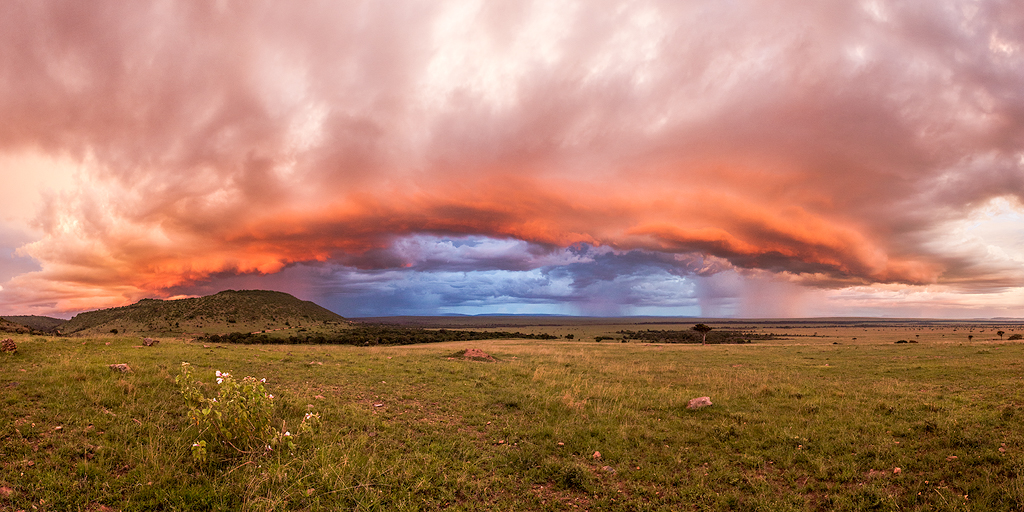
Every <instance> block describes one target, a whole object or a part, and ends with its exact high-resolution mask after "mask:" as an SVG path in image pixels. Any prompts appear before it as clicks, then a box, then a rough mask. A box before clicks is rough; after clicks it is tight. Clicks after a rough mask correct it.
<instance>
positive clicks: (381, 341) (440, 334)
mask: <svg viewBox="0 0 1024 512" xmlns="http://www.w3.org/2000/svg"><path fill="white" fill-rule="evenodd" d="M509 338H522V339H531V340H553V339H557V338H558V336H553V335H551V334H547V333H541V334H524V333H521V332H503V331H502V332H479V331H458V330H449V329H437V330H433V329H415V328H407V327H390V326H366V327H356V328H353V329H345V330H341V331H338V332H334V333H330V334H308V335H303V336H289V337H287V338H282V337H279V336H268V335H266V334H262V333H256V334H253V333H244V332H233V333H231V334H225V335H223V336H221V335H218V334H213V335H210V336H204V337H200V338H197V340H199V341H206V342H210V343H242V344H251V345H256V344H291V345H299V344H308V345H359V346H371V345H415V344H419V343H440V342H443V341H473V340H493V339H509Z"/></svg>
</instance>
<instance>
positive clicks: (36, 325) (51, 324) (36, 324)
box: [3, 315, 68, 332]
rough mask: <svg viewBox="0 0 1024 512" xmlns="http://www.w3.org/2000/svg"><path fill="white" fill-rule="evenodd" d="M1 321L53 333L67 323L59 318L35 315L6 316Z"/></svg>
mask: <svg viewBox="0 0 1024 512" xmlns="http://www.w3.org/2000/svg"><path fill="white" fill-rule="evenodd" d="M3 319H4V320H7V321H9V322H14V323H16V324H19V325H24V326H25V327H28V328H29V329H34V330H36V331H42V332H53V331H55V330H57V329H59V328H60V326H62V325H64V324H66V323H67V322H68V321H67V320H63V319H60V318H53V317H49V316H37V315H7V316H4V317H3Z"/></svg>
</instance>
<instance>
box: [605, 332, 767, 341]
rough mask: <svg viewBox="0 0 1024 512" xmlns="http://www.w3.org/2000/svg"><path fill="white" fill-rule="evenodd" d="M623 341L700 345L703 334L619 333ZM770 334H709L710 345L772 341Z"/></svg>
mask: <svg viewBox="0 0 1024 512" xmlns="http://www.w3.org/2000/svg"><path fill="white" fill-rule="evenodd" d="M618 334H621V335H622V339H623V341H625V340H635V341H640V342H646V343H700V342H701V338H702V336H701V334H700V333H699V332H697V331H693V330H685V331H659V330H652V329H648V330H646V331H619V332H618ZM770 339H773V336H771V335H770V334H757V333H752V332H744V331H719V330H714V331H710V332H708V344H727V343H750V342H752V341H753V340H770Z"/></svg>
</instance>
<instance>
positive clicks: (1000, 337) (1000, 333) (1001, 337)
mask: <svg viewBox="0 0 1024 512" xmlns="http://www.w3.org/2000/svg"><path fill="white" fill-rule="evenodd" d="M996 334H998V335H999V339H1003V335H1004V334H1006V333H1005V332H1003V331H996Z"/></svg>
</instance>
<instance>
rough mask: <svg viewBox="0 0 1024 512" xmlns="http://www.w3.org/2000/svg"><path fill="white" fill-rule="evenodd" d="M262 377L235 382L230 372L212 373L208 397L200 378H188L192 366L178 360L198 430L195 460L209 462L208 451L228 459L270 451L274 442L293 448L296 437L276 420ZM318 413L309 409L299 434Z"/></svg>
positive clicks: (310, 425)
mask: <svg viewBox="0 0 1024 512" xmlns="http://www.w3.org/2000/svg"><path fill="white" fill-rule="evenodd" d="M265 382H266V379H260V380H256V378H255V377H245V378H243V379H242V380H241V381H236V380H235V379H234V377H232V376H231V374H230V373H227V372H221V371H217V372H216V384H217V395H216V396H214V397H207V396H206V395H205V394H204V393H203V390H202V382H200V381H196V380H195V379H194V378H193V376H192V367H191V366H190V365H189V364H188V363H181V374H180V375H178V376H177V377H176V378H175V383H177V384H178V386H179V387H180V388H181V394H182V396H183V397H184V398H185V403H186V404H187V405H188V408H189V412H188V416H189V419H190V420H191V422H192V424H193V425H194V426H195V427H196V428H197V429H198V431H199V432H198V436H197V439H196V441H195V442H194V443H192V457H193V459H195V461H196V462H206V461H208V460H209V455H210V453H211V452H217V453H222V454H223V455H224V456H226V457H232V456H239V455H255V454H261V453H268V452H271V451H273V450H274V449H276V448H277V447H278V446H283V447H287V448H288V449H290V450H294V449H295V447H296V445H295V442H294V441H295V437H294V436H293V435H292V433H291V432H290V431H288V430H286V429H285V425H284V421H280V424H281V427H280V428H275V426H274V425H275V424H277V423H278V422H277V421H276V420H275V419H274V416H273V413H274V402H273V400H274V395H272V394H270V393H267V390H266V389H265V388H264V386H263V384H264V383H265ZM319 420H320V415H318V414H314V413H307V414H306V416H305V417H304V418H303V420H302V423H301V424H300V425H299V428H298V429H297V431H296V434H297V435H306V434H312V433H313V430H314V427H315V426H316V423H317V422H318V421H319Z"/></svg>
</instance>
